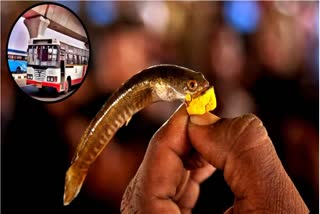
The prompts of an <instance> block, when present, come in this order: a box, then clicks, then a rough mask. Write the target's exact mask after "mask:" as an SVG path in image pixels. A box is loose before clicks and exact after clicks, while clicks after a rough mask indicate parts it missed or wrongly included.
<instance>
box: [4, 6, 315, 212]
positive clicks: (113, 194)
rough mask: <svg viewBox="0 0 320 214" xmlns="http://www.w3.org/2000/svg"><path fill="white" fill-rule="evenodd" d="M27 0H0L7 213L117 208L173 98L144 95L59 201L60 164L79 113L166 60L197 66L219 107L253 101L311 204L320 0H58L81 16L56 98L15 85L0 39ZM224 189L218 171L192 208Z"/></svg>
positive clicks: (227, 194)
mask: <svg viewBox="0 0 320 214" xmlns="http://www.w3.org/2000/svg"><path fill="white" fill-rule="evenodd" d="M36 3H37V2H35V1H33V2H26V1H24V2H18V3H17V2H13V1H12V2H1V147H2V154H1V162H2V172H1V175H2V179H1V182H2V185H1V186H2V187H1V189H2V209H3V213H14V212H15V211H18V209H21V208H22V209H24V210H25V211H28V212H29V211H30V212H32V213H48V212H52V211H53V212H55V213H79V212H86V211H89V212H90V213H119V207H120V201H121V197H122V195H123V193H124V190H125V188H126V186H127V184H128V183H129V181H130V180H131V178H132V177H133V175H134V174H135V172H136V170H137V168H138V166H139V164H140V162H141V160H142V158H143V156H144V153H145V150H146V148H147V146H148V142H149V140H150V138H151V137H152V135H153V134H154V133H155V131H156V130H157V129H158V128H159V127H160V126H161V125H162V124H163V123H164V122H165V121H166V120H167V119H168V117H169V116H170V115H171V114H172V113H173V112H174V110H175V109H176V108H177V106H178V105H179V103H158V104H154V105H152V106H150V107H148V108H146V109H145V110H143V111H141V112H140V113H138V114H136V115H135V116H134V117H133V118H132V120H131V122H130V123H129V125H128V126H126V127H123V128H121V129H120V130H119V132H118V133H117V134H116V136H115V137H114V138H113V140H112V142H111V143H110V144H109V145H108V146H107V147H106V149H105V150H104V151H103V153H102V154H101V156H100V157H99V158H98V159H97V161H96V162H95V163H94V165H93V166H92V168H91V169H90V171H89V175H88V177H87V179H86V182H85V185H84V186H83V188H82V190H81V192H80V194H79V196H78V197H77V198H76V199H75V200H74V201H73V202H72V203H71V204H70V205H69V206H67V207H63V190H64V176H65V172H66V170H67V168H68V167H69V164H70V160H71V158H72V156H73V152H74V149H75V147H76V145H77V143H78V142H79V140H80V137H81V135H82V133H83V132H84V130H85V128H86V126H87V125H88V124H89V122H90V120H91V119H92V118H93V117H94V116H95V114H96V113H97V112H98V111H99V109H100V108H101V106H102V105H103V104H104V102H105V101H106V100H107V98H108V97H109V96H110V94H111V93H112V92H113V91H114V90H115V89H116V88H117V87H119V86H120V85H121V84H122V83H123V82H124V81H125V80H127V79H128V78H130V77H131V76H132V75H134V74H135V73H137V72H138V71H140V70H142V69H144V68H146V67H148V66H151V65H155V64H160V63H170V64H177V65H181V66H185V67H188V68H191V69H194V70H196V71H201V72H203V73H204V75H205V76H206V77H207V79H208V80H209V81H210V83H211V84H212V85H213V86H214V87H215V91H216V95H217V103H218V107H217V109H216V110H214V113H215V114H217V115H218V116H220V117H236V116H239V115H242V114H245V113H249V112H251V113H254V114H256V115H258V116H259V117H260V118H261V120H262V121H263V122H264V125H265V126H266V128H267V130H268V132H269V135H270V137H271V139H272V141H273V143H274V146H275V148H276V150H277V153H278V155H279V157H280V159H281V161H282V163H283V165H284V167H285V169H286V171H287V172H288V174H289V176H290V177H291V179H292V180H293V182H294V183H295V185H296V187H297V188H298V190H299V192H300V194H301V196H302V197H303V199H304V200H305V202H306V204H307V206H308V207H309V209H310V210H311V212H312V213H318V212H319V177H318V176H319V3H318V2H316V1H314V2H297V1H293V2H260V1H259V2H255V1H250V2H239V1H236V2H229V1H228V2H192V1H186V2H174V1H157V2H142V1H139V2H134V1H131V2H125V1H121V2H111V1H109V2H102V1H99V2H94V1H92V2H85V1H70V2H68V1H61V2H58V3H61V4H63V5H66V6H67V7H69V8H71V9H72V10H73V11H74V12H75V13H76V14H78V16H79V18H80V19H81V20H82V21H83V23H84V25H85V27H86V28H87V31H88V34H89V40H90V47H91V58H90V62H89V68H88V75H87V78H86V79H85V81H84V83H83V84H82V85H81V87H80V88H79V90H78V91H77V92H76V93H74V94H73V95H72V96H71V97H69V98H68V99H65V100H63V101H62V102H59V103H50V104H46V103H41V102H39V101H36V100H33V99H31V98H29V97H28V96H27V95H26V94H24V93H23V92H22V91H21V90H20V89H19V87H18V86H16V85H15V82H14V81H13V79H12V78H11V77H10V74H9V72H8V67H7V63H6V56H5V53H6V45H7V40H8V36H9V33H10V29H11V28H12V26H13V25H14V23H15V21H16V20H17V18H18V17H19V16H20V15H21V14H22V13H23V12H24V11H25V10H26V9H27V8H28V7H31V6H33V5H35V4H36ZM232 203H233V195H232V193H231V191H230V189H229V187H228V186H227V185H226V183H225V182H224V180H223V175H222V173H221V172H220V171H218V172H216V173H215V174H214V175H213V176H212V177H210V178H209V179H208V180H207V181H205V182H204V183H203V184H202V186H201V196H200V198H199V200H198V203H197V206H196V207H195V209H194V213H223V211H225V210H226V209H227V208H228V207H230V206H231V205H232Z"/></svg>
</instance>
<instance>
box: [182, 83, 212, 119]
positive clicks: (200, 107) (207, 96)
mask: <svg viewBox="0 0 320 214" xmlns="http://www.w3.org/2000/svg"><path fill="white" fill-rule="evenodd" d="M186 102H187V111H188V113H189V115H201V114H204V113H206V112H208V111H212V110H213V109H215V108H216V106H217V101H216V96H215V94H214V90H213V87H211V88H209V89H208V90H207V91H206V92H205V93H204V94H202V95H200V96H198V97H196V98H193V99H192V97H191V95H190V94H187V95H186Z"/></svg>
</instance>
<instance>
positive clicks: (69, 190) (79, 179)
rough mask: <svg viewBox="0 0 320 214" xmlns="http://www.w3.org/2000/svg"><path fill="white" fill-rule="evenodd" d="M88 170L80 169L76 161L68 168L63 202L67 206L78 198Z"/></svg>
mask: <svg viewBox="0 0 320 214" xmlns="http://www.w3.org/2000/svg"><path fill="white" fill-rule="evenodd" d="M86 176H87V171H84V170H80V169H79V168H78V167H77V165H76V163H73V164H72V165H71V166H70V168H69V169H68V171H67V173H66V177H65V185H64V196H63V204H64V205H65V206H66V205H68V204H70V203H71V201H72V200H73V199H74V198H76V197H77V196H78V194H79V192H80V189H81V187H82V184H83V182H84V179H85V178H86Z"/></svg>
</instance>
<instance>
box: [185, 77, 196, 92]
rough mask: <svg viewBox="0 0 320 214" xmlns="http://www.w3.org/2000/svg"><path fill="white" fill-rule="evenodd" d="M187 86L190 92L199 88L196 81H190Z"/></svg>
mask: <svg viewBox="0 0 320 214" xmlns="http://www.w3.org/2000/svg"><path fill="white" fill-rule="evenodd" d="M187 86H188V89H189V90H190V91H195V90H196V89H197V87H198V83H197V81H196V80H189V81H188V82H187Z"/></svg>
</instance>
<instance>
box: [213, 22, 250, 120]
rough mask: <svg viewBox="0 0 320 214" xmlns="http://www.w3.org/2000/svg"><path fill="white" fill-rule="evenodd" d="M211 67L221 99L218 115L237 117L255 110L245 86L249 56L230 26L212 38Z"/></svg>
mask: <svg viewBox="0 0 320 214" xmlns="http://www.w3.org/2000/svg"><path fill="white" fill-rule="evenodd" d="M210 47H211V52H210V54H211V55H210V56H211V58H210V59H211V66H212V68H213V73H214V76H215V81H214V82H215V83H214V85H215V88H216V91H217V97H218V99H219V103H220V104H219V106H220V107H219V109H221V110H220V112H219V114H220V115H221V116H222V117H236V116H239V115H241V114H245V113H249V112H254V111H255V105H254V102H253V99H252V97H251V96H250V94H249V93H248V92H247V91H246V90H245V89H244V87H243V82H244V80H245V79H246V76H245V73H244V66H245V65H244V64H245V61H246V56H245V52H244V47H243V44H242V40H241V38H240V36H239V35H238V34H237V33H236V32H235V31H234V30H233V29H232V28H230V27H228V26H227V25H224V24H221V27H220V28H219V29H218V31H217V32H216V33H215V34H214V35H213V38H212V41H211V46H210Z"/></svg>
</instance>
